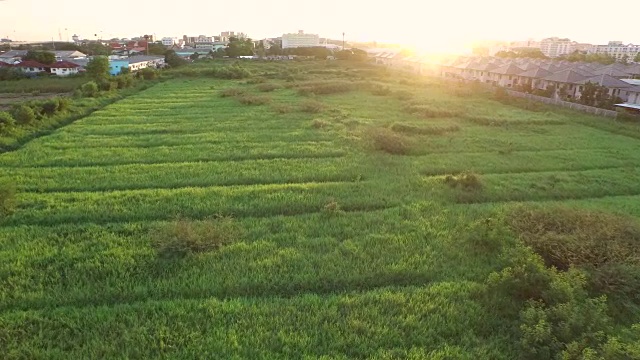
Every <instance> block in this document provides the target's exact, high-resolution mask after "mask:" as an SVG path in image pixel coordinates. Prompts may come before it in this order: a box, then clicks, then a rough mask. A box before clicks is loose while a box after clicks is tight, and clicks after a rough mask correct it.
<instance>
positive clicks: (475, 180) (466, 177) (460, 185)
mask: <svg viewBox="0 0 640 360" xmlns="http://www.w3.org/2000/svg"><path fill="white" fill-rule="evenodd" d="M444 183H445V184H447V185H449V187H450V188H452V189H462V190H465V191H476V190H480V189H482V181H481V180H480V176H478V175H477V174H475V173H472V172H463V173H461V174H459V175H447V176H445V178H444Z"/></svg>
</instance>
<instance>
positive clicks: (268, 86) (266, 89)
mask: <svg viewBox="0 0 640 360" xmlns="http://www.w3.org/2000/svg"><path fill="white" fill-rule="evenodd" d="M278 88H279V86H278V85H276V84H272V83H264V84H260V85H258V86H256V89H258V91H262V92H271V91H274V90H276V89H278Z"/></svg>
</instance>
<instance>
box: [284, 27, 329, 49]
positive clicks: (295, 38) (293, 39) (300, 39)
mask: <svg viewBox="0 0 640 360" xmlns="http://www.w3.org/2000/svg"><path fill="white" fill-rule="evenodd" d="M314 46H320V36H318V35H317V34H305V33H304V31H303V30H300V31H298V33H297V34H283V35H282V48H283V49H288V48H299V47H314Z"/></svg>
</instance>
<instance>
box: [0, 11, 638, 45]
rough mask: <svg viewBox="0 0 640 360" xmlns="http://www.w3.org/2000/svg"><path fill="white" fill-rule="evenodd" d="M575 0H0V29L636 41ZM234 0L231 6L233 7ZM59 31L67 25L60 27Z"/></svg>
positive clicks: (626, 24)
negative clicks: (227, 31) (161, 0)
mask: <svg viewBox="0 0 640 360" xmlns="http://www.w3.org/2000/svg"><path fill="white" fill-rule="evenodd" d="M590 3H591V2H590V1H585V0H537V1H518V0H483V1H481V0H449V1H446V0H445V1H437V2H436V1H430V0H422V1H420V0H394V1H376V0H367V1H364V0H324V1H304V0H243V1H194V0H181V1H171V2H166V5H165V3H164V2H160V1H145V2H134V1H131V0H110V1H77V0H57V1H54V2H51V1H45V0H0V36H1V37H6V36H8V37H9V38H11V39H15V40H50V39H51V38H54V39H56V40H58V39H59V36H58V30H59V29H60V31H61V32H62V38H63V40H66V39H67V38H68V37H71V36H72V35H73V34H74V33H77V34H78V35H79V36H80V37H81V38H89V39H91V38H95V37H94V36H93V35H94V34H96V33H98V34H100V32H102V38H112V37H134V36H139V35H142V34H145V33H147V34H156V36H157V37H163V36H172V37H174V36H175V37H181V36H182V35H184V34H187V35H199V34H202V35H208V36H211V35H215V34H219V33H220V32H221V31H226V30H231V31H240V32H245V33H247V34H248V35H249V36H250V37H252V38H254V39H259V38H264V37H275V36H280V35H282V33H284V32H296V31H297V30H305V31H306V32H308V33H317V34H320V36H321V37H325V36H327V37H330V38H336V39H340V38H342V32H343V31H344V32H345V33H346V34H347V35H346V37H347V39H348V40H357V41H374V40H375V41H378V42H396V43H403V44H412V45H416V46H417V47H419V48H423V49H428V50H450V49H459V48H460V47H461V46H464V45H468V44H469V43H470V42H472V41H475V40H485V39H495V40H498V39H500V40H526V39H528V38H534V39H540V38H543V37H549V36H560V37H569V38H571V39H572V40H576V41H580V42H590V43H606V42H607V41H609V40H621V41H623V42H625V43H629V42H632V43H640V31H638V30H637V29H638V27H637V21H636V22H634V21H633V20H630V18H629V16H625V15H624V14H619V15H614V13H613V12H612V11H606V7H607V6H606V4H611V6H614V5H613V3H601V4H598V5H588V4H590ZM234 5H235V6H234ZM65 29H67V30H65Z"/></svg>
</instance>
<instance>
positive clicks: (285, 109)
mask: <svg viewBox="0 0 640 360" xmlns="http://www.w3.org/2000/svg"><path fill="white" fill-rule="evenodd" d="M271 109H273V111H275V112H276V113H278V114H289V113H292V112H294V111H295V108H294V107H293V106H291V105H289V104H275V105H273V106H271Z"/></svg>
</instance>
